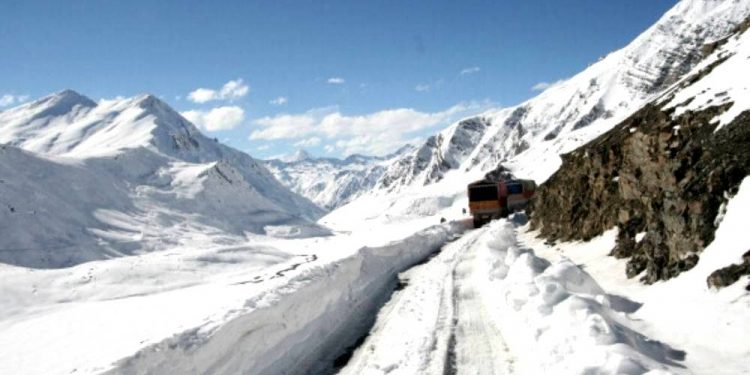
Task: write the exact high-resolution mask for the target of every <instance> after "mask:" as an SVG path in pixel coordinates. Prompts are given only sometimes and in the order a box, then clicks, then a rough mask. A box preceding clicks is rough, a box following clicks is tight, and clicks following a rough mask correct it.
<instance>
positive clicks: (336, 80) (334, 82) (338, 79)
mask: <svg viewBox="0 0 750 375" xmlns="http://www.w3.org/2000/svg"><path fill="white" fill-rule="evenodd" d="M344 82H346V80H345V79H343V78H341V77H331V78H328V83H329V84H331V85H342V84H344Z"/></svg>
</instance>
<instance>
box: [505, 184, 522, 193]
mask: <svg viewBox="0 0 750 375" xmlns="http://www.w3.org/2000/svg"><path fill="white" fill-rule="evenodd" d="M521 193H523V185H521V184H508V195H510V194H521Z"/></svg>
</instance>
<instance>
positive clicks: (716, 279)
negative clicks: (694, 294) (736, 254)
mask: <svg viewBox="0 0 750 375" xmlns="http://www.w3.org/2000/svg"><path fill="white" fill-rule="evenodd" d="M744 275H750V250H748V251H747V252H746V253H745V254H744V255H742V263H740V264H732V265H730V266H727V267H724V268H722V269H719V270H716V271H714V272H713V273H711V275H709V276H708V280H706V283H707V284H708V287H709V288H722V287H725V286H729V285H732V284H734V283H735V282H737V280H739V279H740V277H742V276H744ZM745 290H748V291H750V284H748V285H747V286H746V287H745Z"/></svg>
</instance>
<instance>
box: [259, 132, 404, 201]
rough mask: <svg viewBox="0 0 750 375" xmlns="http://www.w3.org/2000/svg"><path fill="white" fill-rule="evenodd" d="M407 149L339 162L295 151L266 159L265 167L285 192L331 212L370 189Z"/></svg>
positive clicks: (352, 156) (350, 157) (302, 151)
mask: <svg viewBox="0 0 750 375" xmlns="http://www.w3.org/2000/svg"><path fill="white" fill-rule="evenodd" d="M411 149H412V146H409V145H407V146H404V147H402V148H401V149H399V150H398V151H396V152H395V153H393V154H391V155H387V156H383V157H375V156H365V155H356V154H355V155H350V156H348V157H347V158H345V159H343V160H341V159H333V158H313V157H310V155H309V154H307V153H306V152H305V151H304V150H298V151H297V152H296V153H295V154H294V155H292V156H290V157H288V158H283V159H272V160H267V161H266V162H265V165H266V167H267V168H268V170H270V171H271V173H273V175H274V176H276V178H277V179H278V180H279V181H280V182H281V183H282V184H284V185H285V186H287V187H288V188H289V189H291V190H292V191H294V192H295V193H297V194H299V195H302V196H304V197H306V198H308V199H310V200H311V201H313V202H315V203H316V204H318V205H319V206H320V207H323V208H325V209H328V210H332V209H335V208H337V207H339V206H341V205H344V204H346V203H348V202H350V201H351V200H353V199H355V198H357V197H358V196H360V195H362V194H363V193H366V192H367V191H369V190H371V189H372V188H373V187H374V186H375V183H376V182H377V181H378V180H379V179H380V177H381V176H382V175H383V172H384V171H385V167H386V166H387V165H388V164H390V163H391V162H392V161H393V160H394V159H396V158H398V157H400V156H401V155H402V154H404V153H406V152H408V151H410V150H411Z"/></svg>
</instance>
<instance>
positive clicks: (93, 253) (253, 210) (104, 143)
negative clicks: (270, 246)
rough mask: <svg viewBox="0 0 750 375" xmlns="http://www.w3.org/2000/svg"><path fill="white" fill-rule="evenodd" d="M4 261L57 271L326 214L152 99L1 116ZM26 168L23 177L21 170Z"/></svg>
mask: <svg viewBox="0 0 750 375" xmlns="http://www.w3.org/2000/svg"><path fill="white" fill-rule="evenodd" d="M0 143H2V144H4V146H3V148H2V150H0V170H2V171H3V173H2V183H0V192H2V194H0V200H2V201H1V202H0V203H1V204H2V206H3V208H2V209H0V221H2V222H3V225H2V226H1V227H0V248H1V249H2V250H3V251H0V261H2V262H4V263H10V264H19V265H26V266H34V267H58V266H65V265H71V264H76V263H80V262H83V261H87V260H92V259H101V258H105V257H111V256H116V255H121V254H132V253H137V252H140V251H147V250H156V249H161V248H164V247H165V246H174V245H179V244H180V243H181V242H182V241H183V240H184V239H186V238H188V237H194V236H199V237H201V238H203V239H204V240H205V242H206V243H211V242H213V241H228V240H229V238H233V237H237V238H244V234H245V232H253V233H264V232H265V231H266V227H267V226H269V225H270V226H273V225H289V224H294V225H303V226H309V224H310V222H311V221H312V220H315V219H316V218H317V217H319V216H320V215H321V214H322V213H323V210H321V209H320V208H318V207H317V206H315V205H314V204H313V203H312V202H310V201H309V200H307V199H305V198H303V197H301V196H299V195H297V194H295V193H293V192H291V191H289V190H288V189H287V188H285V187H284V186H283V185H281V184H280V183H279V182H278V181H277V180H276V179H275V178H274V177H273V175H272V174H271V173H269V172H268V170H267V169H266V168H265V167H264V166H263V164H262V163H259V162H257V161H256V160H254V159H253V158H252V157H250V156H248V155H246V154H244V153H242V152H240V151H237V150H235V149H232V148H230V147H227V146H224V145H222V144H220V143H219V142H217V141H215V140H212V139H209V138H207V137H205V136H204V135H202V134H201V133H200V131H199V130H198V129H197V128H196V127H195V126H194V125H192V124H191V123H190V122H188V121H187V120H185V119H184V118H183V117H182V116H180V115H179V114H178V113H177V112H175V111H174V110H172V109H171V108H169V106H168V105H166V104H165V103H164V102H162V101H160V100H159V99H157V98H155V97H153V96H151V95H141V96H137V97H133V98H128V99H118V100H111V101H102V102H99V103H95V102H94V101H92V100H90V99H88V98H86V97H85V96H82V95H80V94H78V93H75V92H73V91H70V90H66V91H62V92H59V93H56V94H53V95H51V96H48V97H46V98H43V99H40V100H37V101H35V102H32V103H28V104H25V105H22V106H20V107H16V108H12V109H9V110H7V111H4V112H0ZM19 166H23V168H19Z"/></svg>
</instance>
